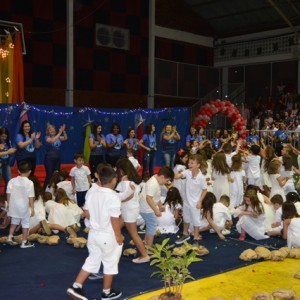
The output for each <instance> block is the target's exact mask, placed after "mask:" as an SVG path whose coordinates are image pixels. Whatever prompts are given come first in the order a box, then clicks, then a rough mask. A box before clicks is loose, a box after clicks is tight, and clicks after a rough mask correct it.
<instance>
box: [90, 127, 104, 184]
mask: <svg viewBox="0 0 300 300" xmlns="http://www.w3.org/2000/svg"><path fill="white" fill-rule="evenodd" d="M89 146H90V149H91V154H90V159H89V164H90V169H91V177H92V178H93V179H96V177H95V173H96V171H97V166H98V165H99V164H100V163H103V162H105V156H104V149H105V148H106V142H105V136H104V135H103V134H102V124H94V126H93V132H92V133H91V134H90V136H89Z"/></svg>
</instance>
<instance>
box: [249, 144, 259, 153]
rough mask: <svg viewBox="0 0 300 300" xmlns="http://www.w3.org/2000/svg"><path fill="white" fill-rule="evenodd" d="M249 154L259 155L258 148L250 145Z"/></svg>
mask: <svg viewBox="0 0 300 300" xmlns="http://www.w3.org/2000/svg"><path fill="white" fill-rule="evenodd" d="M250 152H251V153H252V154H254V155H259V153H260V147H259V146H258V145H251V147H250Z"/></svg>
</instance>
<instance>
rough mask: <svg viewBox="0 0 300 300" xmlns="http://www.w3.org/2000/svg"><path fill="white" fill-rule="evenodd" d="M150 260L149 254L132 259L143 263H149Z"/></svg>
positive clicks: (137, 262) (136, 262)
mask: <svg viewBox="0 0 300 300" xmlns="http://www.w3.org/2000/svg"><path fill="white" fill-rule="evenodd" d="M149 261H150V257H149V256H148V255H147V256H145V257H143V258H140V257H137V258H134V259H133V260H132V262H133V263H135V264H143V263H147V262H149Z"/></svg>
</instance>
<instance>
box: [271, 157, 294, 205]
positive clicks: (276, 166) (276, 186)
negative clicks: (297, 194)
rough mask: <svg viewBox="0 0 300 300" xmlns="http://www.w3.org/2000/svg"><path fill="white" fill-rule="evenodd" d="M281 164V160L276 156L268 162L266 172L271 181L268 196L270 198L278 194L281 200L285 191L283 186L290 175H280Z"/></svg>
mask: <svg viewBox="0 0 300 300" xmlns="http://www.w3.org/2000/svg"><path fill="white" fill-rule="evenodd" d="M281 165H282V161H281V160H279V159H277V158H274V159H273V160H272V161H271V162H270V164H269V167H268V174H269V176H270V179H271V183H272V188H271V193H270V196H269V197H270V198H272V197H273V196H274V195H276V194H279V195H281V196H282V198H283V201H285V193H284V189H283V187H284V185H285V184H286V183H287V181H288V180H289V179H290V177H288V176H285V177H282V176H281V175H280V168H281Z"/></svg>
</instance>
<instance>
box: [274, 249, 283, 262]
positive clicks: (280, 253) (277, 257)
mask: <svg viewBox="0 0 300 300" xmlns="http://www.w3.org/2000/svg"><path fill="white" fill-rule="evenodd" d="M284 259H285V256H284V254H283V251H280V250H273V251H271V260H274V261H282V260H284Z"/></svg>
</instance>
